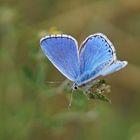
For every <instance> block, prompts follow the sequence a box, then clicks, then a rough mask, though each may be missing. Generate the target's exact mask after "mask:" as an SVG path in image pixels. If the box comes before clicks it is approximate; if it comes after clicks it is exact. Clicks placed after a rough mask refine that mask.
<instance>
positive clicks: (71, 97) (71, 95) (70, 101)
mask: <svg viewBox="0 0 140 140" xmlns="http://www.w3.org/2000/svg"><path fill="white" fill-rule="evenodd" d="M73 93H74V90H73V89H72V92H71V94H70V100H69V106H68V110H69V109H70V107H71V105H72V100H73Z"/></svg>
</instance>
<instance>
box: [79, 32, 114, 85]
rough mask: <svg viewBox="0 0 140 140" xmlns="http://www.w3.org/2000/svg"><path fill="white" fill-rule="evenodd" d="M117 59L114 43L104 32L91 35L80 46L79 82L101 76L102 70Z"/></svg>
mask: <svg viewBox="0 0 140 140" xmlns="http://www.w3.org/2000/svg"><path fill="white" fill-rule="evenodd" d="M114 60H116V53H115V48H114V47H113V44H112V43H111V42H110V40H109V39H108V38H107V37H106V36H105V35H104V34H102V33H96V34H93V35H91V36H89V37H88V38H87V39H86V40H85V41H84V42H83V43H82V45H81V47H80V72H81V76H80V78H78V79H77V83H78V84H83V83H86V82H88V81H91V80H93V79H94V78H96V77H98V76H100V72H101V71H102V70H103V69H104V68H106V67H107V66H109V65H110V64H111V63H112V62H113V61H114Z"/></svg>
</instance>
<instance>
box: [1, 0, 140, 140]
mask: <svg viewBox="0 0 140 140" xmlns="http://www.w3.org/2000/svg"><path fill="white" fill-rule="evenodd" d="M96 32H103V33H104V34H106V35H107V36H108V37H109V38H110V40H111V41H112V42H113V44H114V46H115V48H116V51H117V56H118V58H119V59H120V60H127V61H128V62H129V65H128V66H127V67H126V68H125V69H123V70H121V71H119V72H117V73H114V74H112V75H109V76H107V77H105V80H106V82H107V83H108V84H109V85H111V93H109V94H108V96H109V97H110V99H111V100H112V104H109V103H106V102H102V101H97V100H87V98H86V97H85V96H84V95H83V94H82V93H79V94H75V95H74V98H73V104H72V107H71V109H70V110H68V103H69V95H70V93H69V92H66V91H65V90H63V88H64V83H60V84H59V83H55V84H49V83H48V82H47V81H60V82H61V81H64V80H65V77H63V76H62V75H61V74H60V73H59V72H58V71H57V70H56V69H55V68H54V67H53V66H52V64H51V63H50V62H49V61H48V59H47V58H46V57H45V56H44V54H43V53H42V52H41V49H40V46H39V40H40V38H41V37H42V36H44V35H45V34H48V33H50V34H51V33H66V34H71V35H72V36H74V37H75V38H76V39H77V40H78V42H79V43H80V42H82V40H84V39H85V38H86V37H87V36H88V35H90V34H93V33H96ZM112 139H113V140H140V1H139V0H70V1H65V0H59V1H57V0H23V1H21V0H0V140H112Z"/></svg>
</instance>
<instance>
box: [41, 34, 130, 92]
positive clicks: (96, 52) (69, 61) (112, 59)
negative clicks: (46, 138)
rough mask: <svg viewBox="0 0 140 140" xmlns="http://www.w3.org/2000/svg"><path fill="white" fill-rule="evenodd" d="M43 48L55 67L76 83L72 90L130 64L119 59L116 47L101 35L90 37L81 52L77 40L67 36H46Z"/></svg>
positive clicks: (81, 47) (42, 40)
mask: <svg viewBox="0 0 140 140" xmlns="http://www.w3.org/2000/svg"><path fill="white" fill-rule="evenodd" d="M40 46H41V48H42V50H43V52H44V54H45V55H46V56H47V57H48V59H49V60H50V61H51V62H52V64H53V65H54V66H55V67H56V68H57V69H58V70H59V71H60V72H61V73H62V74H63V75H64V76H66V77H67V78H68V79H69V80H70V81H73V83H74V84H73V89H77V88H78V87H82V86H83V85H85V84H87V83H89V82H90V81H93V80H95V79H97V78H98V77H100V76H106V75H108V74H111V73H113V72H116V71H118V70H120V69H122V68H123V67H125V66H126V65H127V63H128V62H127V61H119V60H117V57H116V51H115V48H114V46H113V44H112V43H111V41H110V40H109V39H108V38H107V37H106V36H105V35H104V34H102V33H96V34H93V35H90V36H89V37H87V38H86V39H85V41H84V42H83V43H82V44H81V46H80V49H79V51H78V43H77V41H76V40H75V39H74V38H73V37H72V36H69V35H65V34H62V35H50V36H45V37H43V38H42V39H41V40H40Z"/></svg>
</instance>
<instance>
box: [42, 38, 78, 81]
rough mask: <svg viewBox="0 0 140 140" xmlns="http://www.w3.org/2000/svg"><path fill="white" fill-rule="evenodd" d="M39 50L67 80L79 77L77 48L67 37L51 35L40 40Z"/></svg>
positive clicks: (72, 40)
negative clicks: (40, 49)
mask: <svg viewBox="0 0 140 140" xmlns="http://www.w3.org/2000/svg"><path fill="white" fill-rule="evenodd" d="M40 45H41V48H42V50H43V52H44V54H45V55H46V56H47V57H48V59H49V60H50V61H51V62H52V63H53V65H54V66H55V67H56V68H57V69H58V70H59V71H60V72H61V73H62V74H63V75H65V76H66V77H67V78H68V79H69V80H71V81H75V79H76V78H77V77H78V76H79V75H80V64H79V58H78V46H77V42H76V40H75V39H74V38H73V37H71V36H68V35H51V36H46V37H44V38H42V39H41V40H40Z"/></svg>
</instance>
